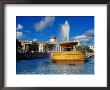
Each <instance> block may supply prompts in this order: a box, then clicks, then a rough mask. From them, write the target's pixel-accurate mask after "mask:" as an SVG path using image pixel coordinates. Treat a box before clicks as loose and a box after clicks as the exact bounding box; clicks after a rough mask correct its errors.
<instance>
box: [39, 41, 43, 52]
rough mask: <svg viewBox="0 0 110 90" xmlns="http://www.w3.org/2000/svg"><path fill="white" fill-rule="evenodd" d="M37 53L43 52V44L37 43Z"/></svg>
mask: <svg viewBox="0 0 110 90" xmlns="http://www.w3.org/2000/svg"><path fill="white" fill-rule="evenodd" d="M38 50H39V52H43V51H44V44H43V43H39V49H38Z"/></svg>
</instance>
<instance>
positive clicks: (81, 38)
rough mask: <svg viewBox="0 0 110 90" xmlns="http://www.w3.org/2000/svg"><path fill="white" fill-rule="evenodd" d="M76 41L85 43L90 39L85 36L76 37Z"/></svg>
mask: <svg viewBox="0 0 110 90" xmlns="http://www.w3.org/2000/svg"><path fill="white" fill-rule="evenodd" d="M74 39H75V40H78V41H80V42H84V41H88V40H89V39H88V37H87V36H85V35H80V36H76V37H74Z"/></svg>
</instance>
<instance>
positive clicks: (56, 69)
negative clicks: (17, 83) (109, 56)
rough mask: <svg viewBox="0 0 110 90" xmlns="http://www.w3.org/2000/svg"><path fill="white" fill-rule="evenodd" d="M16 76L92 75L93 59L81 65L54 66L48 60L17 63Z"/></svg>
mask: <svg viewBox="0 0 110 90" xmlns="http://www.w3.org/2000/svg"><path fill="white" fill-rule="evenodd" d="M16 74H94V58H89V59H88V60H86V62H85V63H84V64H81V65H80V64H77V65H67V64H65V65H64V64H55V63H52V62H51V61H50V60H48V59H33V60H22V61H17V62H16Z"/></svg>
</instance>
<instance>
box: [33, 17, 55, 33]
mask: <svg viewBox="0 0 110 90" xmlns="http://www.w3.org/2000/svg"><path fill="white" fill-rule="evenodd" d="M54 21H55V17H53V16H46V17H44V18H43V19H42V20H41V21H39V22H38V23H36V24H35V25H34V27H35V29H36V30H37V31H41V30H43V29H45V28H46V27H48V26H51V25H52V23H53V22H54Z"/></svg>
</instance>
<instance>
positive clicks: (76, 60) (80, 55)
mask: <svg viewBox="0 0 110 90" xmlns="http://www.w3.org/2000/svg"><path fill="white" fill-rule="evenodd" d="M85 58H86V54H85V53H84V52H81V51H62V52H58V51H57V52H52V54H51V60H52V61H53V62H54V63H59V64H83V63H84V61H85Z"/></svg>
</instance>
